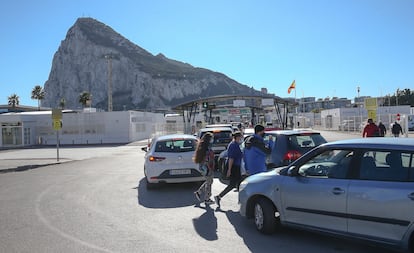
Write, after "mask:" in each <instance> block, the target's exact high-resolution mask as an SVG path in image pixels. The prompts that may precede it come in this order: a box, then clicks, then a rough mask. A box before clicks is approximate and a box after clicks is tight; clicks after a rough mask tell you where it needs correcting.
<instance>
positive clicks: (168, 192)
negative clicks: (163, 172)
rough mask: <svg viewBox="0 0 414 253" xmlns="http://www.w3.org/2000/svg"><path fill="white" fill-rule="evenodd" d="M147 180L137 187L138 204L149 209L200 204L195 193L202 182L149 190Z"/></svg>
mask: <svg viewBox="0 0 414 253" xmlns="http://www.w3.org/2000/svg"><path fill="white" fill-rule="evenodd" d="M146 184H147V183H146V180H145V178H143V179H141V180H140V181H139V183H138V186H137V193H138V194H137V196H138V204H139V205H142V206H144V207H148V208H177V207H184V206H191V205H195V204H197V203H198V201H197V199H196V198H195V197H194V191H195V190H197V189H198V187H199V186H200V184H201V183H200V182H195V183H179V184H161V185H159V187H157V188H156V189H152V190H148V189H147V187H146Z"/></svg>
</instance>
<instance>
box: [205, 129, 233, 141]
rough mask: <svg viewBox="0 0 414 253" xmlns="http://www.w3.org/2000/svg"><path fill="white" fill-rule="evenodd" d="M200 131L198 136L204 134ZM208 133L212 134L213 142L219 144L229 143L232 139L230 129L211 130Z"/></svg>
mask: <svg viewBox="0 0 414 253" xmlns="http://www.w3.org/2000/svg"><path fill="white" fill-rule="evenodd" d="M205 133H206V132H204V133H201V136H200V138H201V137H202V136H203V135H204V134H205ZM210 133H212V134H213V135H214V143H213V144H219V143H225V144H227V143H230V142H231V140H232V131H221V130H212V131H211V132H210Z"/></svg>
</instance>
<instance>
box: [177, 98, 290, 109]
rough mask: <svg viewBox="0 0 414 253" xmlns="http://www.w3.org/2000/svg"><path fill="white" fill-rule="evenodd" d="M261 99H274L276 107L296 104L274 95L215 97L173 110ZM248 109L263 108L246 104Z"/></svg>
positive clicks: (184, 104) (198, 100)
mask: <svg viewBox="0 0 414 253" xmlns="http://www.w3.org/2000/svg"><path fill="white" fill-rule="evenodd" d="M261 99H273V101H274V104H275V105H276V104H284V105H286V106H287V105H294V104H295V103H294V102H292V101H290V100H286V99H283V98H281V97H278V96H275V95H272V94H263V95H260V96H259V95H220V96H214V97H204V98H198V99H196V100H192V101H188V102H185V103H183V104H179V105H176V106H173V107H172V109H173V110H175V111H180V110H188V109H189V108H190V107H192V106H195V105H196V104H199V103H202V102H209V103H215V102H225V101H228V100H256V101H260V102H261ZM228 106H229V107H232V105H228ZM246 107H261V104H259V105H256V106H252V105H247V104H246Z"/></svg>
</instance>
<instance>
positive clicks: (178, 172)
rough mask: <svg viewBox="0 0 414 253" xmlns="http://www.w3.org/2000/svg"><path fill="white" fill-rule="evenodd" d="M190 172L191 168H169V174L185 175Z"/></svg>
mask: <svg viewBox="0 0 414 253" xmlns="http://www.w3.org/2000/svg"><path fill="white" fill-rule="evenodd" d="M187 174H191V170H188V169H185V170H170V175H187Z"/></svg>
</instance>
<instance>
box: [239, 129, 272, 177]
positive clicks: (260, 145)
mask: <svg viewBox="0 0 414 253" xmlns="http://www.w3.org/2000/svg"><path fill="white" fill-rule="evenodd" d="M264 133H265V128H264V127H263V126H262V125H256V126H255V127H254V135H252V136H249V137H247V139H246V141H245V148H244V161H245V167H246V171H247V173H248V174H249V175H254V174H257V173H260V172H265V171H267V168H266V156H267V155H268V154H270V153H271V152H272V147H273V140H272V137H271V136H269V143H268V144H267V145H266V143H265V142H264V140H263V137H264Z"/></svg>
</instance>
